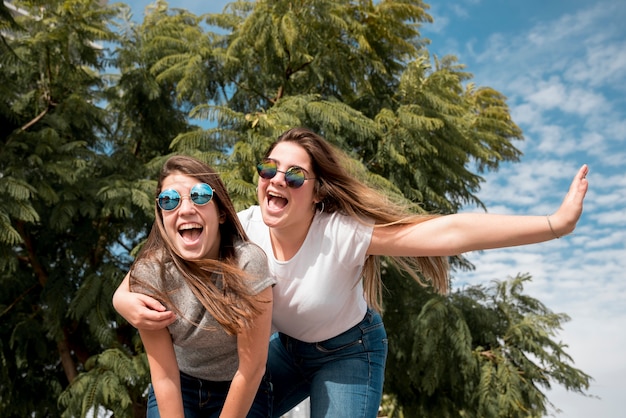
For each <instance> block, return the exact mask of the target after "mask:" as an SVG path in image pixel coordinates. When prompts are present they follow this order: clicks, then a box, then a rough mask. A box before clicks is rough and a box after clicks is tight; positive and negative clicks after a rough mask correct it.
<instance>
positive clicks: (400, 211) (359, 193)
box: [265, 128, 449, 311]
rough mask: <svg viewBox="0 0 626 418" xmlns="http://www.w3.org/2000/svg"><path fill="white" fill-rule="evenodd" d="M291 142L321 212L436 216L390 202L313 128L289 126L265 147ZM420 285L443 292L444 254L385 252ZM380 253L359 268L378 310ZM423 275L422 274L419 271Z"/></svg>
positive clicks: (389, 218) (410, 218) (369, 217)
mask: <svg viewBox="0 0 626 418" xmlns="http://www.w3.org/2000/svg"><path fill="white" fill-rule="evenodd" d="M287 141H289V142H295V143H297V144H298V145H300V146H301V147H302V148H303V149H304V150H305V151H306V152H307V154H308V155H309V158H310V159H311V165H312V167H311V168H312V170H313V172H314V173H315V174H314V177H315V178H316V179H317V180H316V187H315V193H316V198H317V199H319V201H320V203H318V205H320V208H321V207H323V210H324V212H328V213H333V212H340V213H343V214H345V215H348V216H351V217H353V218H355V219H357V220H358V221H359V222H367V223H371V222H372V221H374V224H375V226H374V227H381V226H386V225H407V224H415V223H419V222H423V221H425V220H428V219H431V218H432V217H434V216H436V215H425V214H415V213H414V212H411V211H410V210H409V208H408V206H405V205H401V204H398V203H395V202H393V201H392V200H391V199H389V198H388V197H387V196H385V195H383V194H382V193H380V192H378V191H377V190H375V189H373V188H372V187H369V186H367V185H365V184H364V183H362V182H361V181H359V180H358V179H357V178H356V177H354V176H353V175H351V174H350V173H349V172H348V170H347V168H346V166H347V165H346V163H345V162H346V161H347V160H346V159H347V157H346V155H345V154H344V153H343V152H341V151H340V150H338V149H337V148H336V147H334V146H333V145H332V144H330V143H329V142H328V141H326V140H325V139H324V138H322V137H321V136H320V135H317V134H316V133H315V132H312V131H311V130H309V129H306V128H293V129H290V130H288V131H287V132H285V133H283V134H282V135H281V136H280V137H279V138H278V139H277V140H276V141H275V142H274V143H273V144H272V145H271V146H270V148H269V149H268V151H267V152H266V154H265V156H266V157H267V156H269V155H270V154H271V152H272V150H273V149H274V147H275V146H276V145H277V144H278V143H280V142H287ZM388 259H389V260H390V261H392V262H393V263H395V264H396V265H397V266H398V267H400V268H401V269H402V270H404V271H406V272H407V273H408V274H409V275H410V276H411V277H412V278H413V279H415V280H416V281H417V282H418V283H420V284H422V285H426V283H424V280H423V278H425V279H426V280H429V281H430V282H431V283H432V285H433V287H434V288H435V289H436V290H437V291H438V292H440V293H446V292H447V291H448V282H449V277H448V272H449V264H448V258H447V257H388ZM380 261H381V256H369V257H368V258H367V260H366V261H365V265H364V267H363V287H364V289H365V297H366V300H367V303H368V305H369V306H370V307H372V308H374V309H376V310H379V311H380V310H381V306H382V280H381V277H380ZM420 274H421V275H423V278H422V276H420Z"/></svg>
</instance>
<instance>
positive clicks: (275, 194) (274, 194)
mask: <svg viewBox="0 0 626 418" xmlns="http://www.w3.org/2000/svg"><path fill="white" fill-rule="evenodd" d="M267 194H268V195H270V196H272V197H280V198H281V199H284V198H285V197H284V196H283V195H280V194H278V193H272V192H268V193H267Z"/></svg>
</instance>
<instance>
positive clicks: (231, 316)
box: [130, 156, 259, 334]
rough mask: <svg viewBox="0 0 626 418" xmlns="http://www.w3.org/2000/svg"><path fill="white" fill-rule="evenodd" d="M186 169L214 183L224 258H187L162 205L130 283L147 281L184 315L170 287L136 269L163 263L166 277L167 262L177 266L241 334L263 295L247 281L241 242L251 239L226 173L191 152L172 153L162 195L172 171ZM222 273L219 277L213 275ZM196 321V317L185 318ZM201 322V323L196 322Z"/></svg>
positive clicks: (227, 326) (222, 321)
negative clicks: (176, 243)
mask: <svg viewBox="0 0 626 418" xmlns="http://www.w3.org/2000/svg"><path fill="white" fill-rule="evenodd" d="M174 173H181V174H185V175H188V176H190V177H194V178H197V179H198V182H202V183H206V184H208V185H210V186H211V188H213V202H214V203H215V205H217V209H218V213H219V215H220V218H221V219H223V222H222V223H221V224H220V226H219V230H220V259H219V260H213V259H208V258H207V259H202V260H186V259H184V258H183V257H182V256H181V255H180V254H179V253H178V252H177V251H176V249H175V247H174V246H173V245H172V243H171V242H170V239H169V238H168V236H167V234H166V232H165V228H164V226H163V214H162V213H161V209H160V208H159V207H158V205H156V199H155V209H154V210H155V222H154V224H153V226H152V230H151V231H150V234H149V235H148V239H147V240H146V243H145V244H144V246H143V247H142V250H141V252H140V253H139V255H138V256H137V259H136V260H135V263H134V264H133V266H132V268H131V271H130V287H131V290H133V287H134V286H139V285H140V286H142V287H144V288H146V287H147V288H149V289H150V290H151V291H153V292H154V293H155V295H154V296H155V297H156V298H157V299H159V300H160V301H161V302H162V303H164V304H165V305H166V306H168V307H170V308H171V309H172V310H174V311H175V312H176V313H177V314H179V315H181V312H180V311H179V310H178V307H176V306H175V305H174V304H173V303H172V301H171V298H170V297H169V295H168V293H169V292H167V291H162V290H160V289H157V288H155V287H154V286H151V285H150V284H149V283H146V282H145V281H142V280H141V279H140V278H139V277H138V275H135V274H134V269H135V268H136V266H137V263H138V262H147V263H157V264H158V267H159V270H158V271H159V272H160V276H161V277H160V279H161V280H165V279H166V277H167V274H168V273H167V272H168V269H167V266H168V265H172V264H173V267H174V268H175V269H176V270H177V271H178V272H179V273H180V274H181V275H182V277H183V279H184V281H185V282H186V284H187V285H188V286H189V288H190V289H191V290H192V292H193V293H194V295H195V296H196V297H197V298H198V300H199V301H200V303H202V305H203V306H204V308H205V309H206V310H207V311H208V313H209V314H210V315H212V316H213V317H214V318H215V319H216V320H217V322H218V323H219V324H220V325H222V326H223V327H224V329H225V330H226V331H227V332H228V333H230V334H236V333H237V332H239V331H240V330H241V329H242V328H244V327H248V326H249V325H250V321H251V320H252V319H253V318H254V317H255V316H257V315H258V314H259V309H258V308H257V307H256V306H255V304H254V302H255V301H257V300H258V297H257V296H254V295H251V294H250V292H249V290H248V287H247V285H246V274H245V272H244V271H242V270H241V269H240V268H239V267H238V265H237V259H236V254H235V244H236V243H237V242H238V241H244V242H247V241H249V239H248V236H247V235H246V233H245V231H244V229H243V226H242V225H241V223H240V222H239V218H238V217H237V212H236V211H235V208H234V206H233V203H232V201H231V200H230V197H229V196H228V193H227V191H226V187H225V185H224V183H223V182H222V180H221V178H220V176H219V175H218V174H217V172H215V171H214V170H213V169H212V168H211V167H209V166H208V165H206V164H204V163H203V162H201V161H199V160H197V159H195V158H192V157H188V156H174V157H171V158H169V159H168V160H167V161H166V162H165V164H164V165H163V168H162V170H161V173H160V175H159V180H158V184H157V189H156V195H155V198H156V196H158V195H159V193H161V189H162V185H163V180H164V179H165V178H166V177H168V176H169V175H171V174H174ZM214 274H215V275H217V277H219V281H218V282H216V281H215V280H214V279H213V275H214ZM185 319H187V320H189V321H191V322H193V321H194V320H193V319H190V318H185ZM194 323H195V322H194Z"/></svg>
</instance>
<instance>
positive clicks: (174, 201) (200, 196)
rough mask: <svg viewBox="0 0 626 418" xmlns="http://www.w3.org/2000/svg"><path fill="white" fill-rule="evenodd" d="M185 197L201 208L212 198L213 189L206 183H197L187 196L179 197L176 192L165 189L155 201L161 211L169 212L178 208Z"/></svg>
mask: <svg viewBox="0 0 626 418" xmlns="http://www.w3.org/2000/svg"><path fill="white" fill-rule="evenodd" d="M185 197H188V198H189V199H191V201H192V202H193V203H194V205H197V206H203V205H206V204H207V203H209V202H210V201H211V199H212V198H213V188H211V186H209V185H208V184H206V183H198V184H196V185H195V186H193V187H192V188H191V191H190V192H189V196H181V194H180V193H178V191H177V190H174V189H167V190H163V191H162V192H161V193H159V197H157V199H156V200H157V203H158V204H159V207H160V208H161V209H162V210H165V211H170V210H174V209H176V208H177V207H179V206H180V202H182V200H183V198H185Z"/></svg>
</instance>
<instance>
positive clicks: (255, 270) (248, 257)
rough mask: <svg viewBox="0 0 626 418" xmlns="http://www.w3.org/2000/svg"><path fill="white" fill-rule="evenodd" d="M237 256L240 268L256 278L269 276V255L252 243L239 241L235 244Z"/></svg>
mask: <svg viewBox="0 0 626 418" xmlns="http://www.w3.org/2000/svg"><path fill="white" fill-rule="evenodd" d="M235 254H236V255H237V263H238V264H239V268H241V269H242V270H244V271H245V272H247V273H251V274H252V275H254V276H257V277H261V276H267V275H268V267H267V255H265V251H263V249H262V248H261V247H259V246H258V245H256V244H254V243H253V242H250V241H239V242H237V243H236V244H235Z"/></svg>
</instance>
